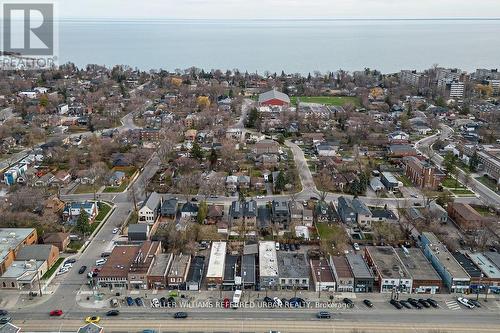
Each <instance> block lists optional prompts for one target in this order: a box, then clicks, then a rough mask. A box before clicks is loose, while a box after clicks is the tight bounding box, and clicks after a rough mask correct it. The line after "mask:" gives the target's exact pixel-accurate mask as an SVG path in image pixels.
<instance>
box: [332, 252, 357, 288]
mask: <svg viewBox="0 0 500 333" xmlns="http://www.w3.org/2000/svg"><path fill="white" fill-rule="evenodd" d="M330 266H331V267H332V270H333V276H334V277H335V282H336V284H337V291H338V292H354V275H353V274H352V271H351V267H350V266H349V263H348V262H347V259H346V258H345V257H340V256H330Z"/></svg>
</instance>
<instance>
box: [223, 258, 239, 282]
mask: <svg viewBox="0 0 500 333" xmlns="http://www.w3.org/2000/svg"><path fill="white" fill-rule="evenodd" d="M239 260H240V256H238V255H232V254H226V261H225V263H224V279H223V281H222V288H223V289H224V290H234V289H236V288H237V286H238V287H239V286H241V276H240V274H241V273H240V262H239Z"/></svg>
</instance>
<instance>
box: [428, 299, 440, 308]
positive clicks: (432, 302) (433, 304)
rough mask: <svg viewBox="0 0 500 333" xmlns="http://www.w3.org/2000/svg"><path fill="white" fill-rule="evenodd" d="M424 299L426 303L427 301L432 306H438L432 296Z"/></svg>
mask: <svg viewBox="0 0 500 333" xmlns="http://www.w3.org/2000/svg"><path fill="white" fill-rule="evenodd" d="M426 301H427V303H429V304H430V305H431V306H432V307H433V308H438V307H439V305H438V303H437V302H436V301H435V300H433V299H432V298H428V299H426Z"/></svg>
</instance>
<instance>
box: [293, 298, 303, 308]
mask: <svg viewBox="0 0 500 333" xmlns="http://www.w3.org/2000/svg"><path fill="white" fill-rule="evenodd" d="M289 304H290V307H292V308H300V307H303V306H304V305H305V301H304V300H303V299H302V298H300V297H292V298H290V301H289Z"/></svg>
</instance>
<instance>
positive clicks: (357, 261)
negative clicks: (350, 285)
mask: <svg viewBox="0 0 500 333" xmlns="http://www.w3.org/2000/svg"><path fill="white" fill-rule="evenodd" d="M346 259H347V262H348V263H349V266H350V267H351V271H352V274H353V275H354V277H355V278H356V279H373V273H372V271H371V270H370V268H369V267H368V265H367V264H366V261H365V259H363V257H362V256H361V255H359V254H348V255H346Z"/></svg>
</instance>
